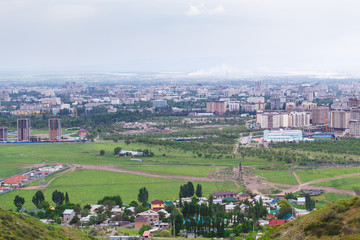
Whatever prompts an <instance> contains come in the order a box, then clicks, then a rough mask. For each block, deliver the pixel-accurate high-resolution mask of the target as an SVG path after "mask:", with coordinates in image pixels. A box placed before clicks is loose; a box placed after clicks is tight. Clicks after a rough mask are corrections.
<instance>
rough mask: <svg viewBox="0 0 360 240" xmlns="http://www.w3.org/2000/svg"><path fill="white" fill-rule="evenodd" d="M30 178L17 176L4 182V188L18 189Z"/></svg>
mask: <svg viewBox="0 0 360 240" xmlns="http://www.w3.org/2000/svg"><path fill="white" fill-rule="evenodd" d="M28 178H29V177H28V176H24V175H16V176H12V177H9V178H7V179H5V180H4V186H7V187H17V186H20V185H21V182H22V181H24V180H27V179H28Z"/></svg>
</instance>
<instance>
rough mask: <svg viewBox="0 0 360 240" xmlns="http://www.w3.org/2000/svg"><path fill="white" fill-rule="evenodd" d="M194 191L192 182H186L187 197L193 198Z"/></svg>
mask: <svg viewBox="0 0 360 240" xmlns="http://www.w3.org/2000/svg"><path fill="white" fill-rule="evenodd" d="M194 191H195V189H194V185H193V183H192V182H188V183H187V193H188V197H192V196H194Z"/></svg>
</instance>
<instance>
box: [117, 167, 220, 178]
mask: <svg viewBox="0 0 360 240" xmlns="http://www.w3.org/2000/svg"><path fill="white" fill-rule="evenodd" d="M121 168H123V169H129V170H135V171H145V172H154V173H163V174H174V175H184V176H196V177H206V176H207V175H208V174H209V173H211V172H214V171H217V170H220V169H223V168H224V167H208V166H181V165H180V166H176V165H174V166H169V165H161V166H121Z"/></svg>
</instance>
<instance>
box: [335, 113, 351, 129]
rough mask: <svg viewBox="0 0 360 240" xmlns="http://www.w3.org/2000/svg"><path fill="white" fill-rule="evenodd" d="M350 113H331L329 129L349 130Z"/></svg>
mask: <svg viewBox="0 0 360 240" xmlns="http://www.w3.org/2000/svg"><path fill="white" fill-rule="evenodd" d="M350 116H351V115H350V112H347V111H344V110H334V111H331V127H332V128H334V129H341V130H342V129H347V128H349V122H350Z"/></svg>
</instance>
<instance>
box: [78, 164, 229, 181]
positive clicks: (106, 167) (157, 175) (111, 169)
mask: <svg viewBox="0 0 360 240" xmlns="http://www.w3.org/2000/svg"><path fill="white" fill-rule="evenodd" d="M73 166H75V167H77V168H79V169H88V170H102V171H109V172H118V173H128V174H134V175H140V176H145V177H155V178H165V179H182V180H194V181H205V182H215V181H224V180H221V179H213V178H208V177H195V176H184V175H171V174H160V173H155V172H154V173H153V172H146V171H136V170H128V169H122V168H119V167H118V166H113V165H80V164H74V165H73ZM174 167H176V166H174Z"/></svg>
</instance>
